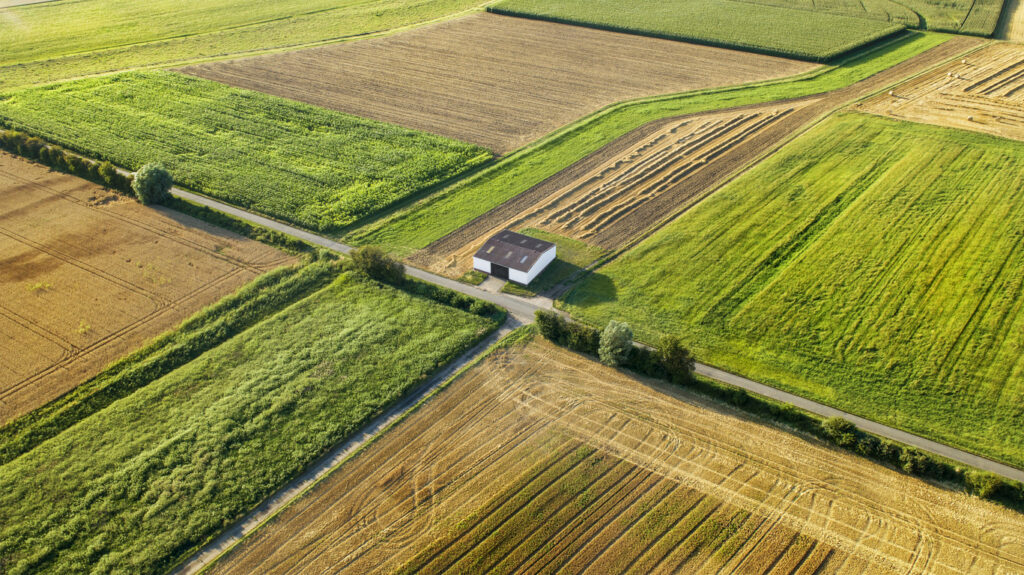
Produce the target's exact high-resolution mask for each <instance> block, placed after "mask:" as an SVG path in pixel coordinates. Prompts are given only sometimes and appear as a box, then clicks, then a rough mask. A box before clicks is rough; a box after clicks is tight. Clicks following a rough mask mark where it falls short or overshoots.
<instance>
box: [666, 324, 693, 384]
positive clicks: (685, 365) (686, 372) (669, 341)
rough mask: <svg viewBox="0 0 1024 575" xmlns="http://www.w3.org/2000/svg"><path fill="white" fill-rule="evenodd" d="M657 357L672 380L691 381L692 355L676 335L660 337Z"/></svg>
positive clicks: (683, 382) (678, 381) (677, 381)
mask: <svg viewBox="0 0 1024 575" xmlns="http://www.w3.org/2000/svg"><path fill="white" fill-rule="evenodd" d="M658 359H660V360H661V365H662V367H664V368H665V371H667V372H668V375H669V379H671V380H672V381H673V382H675V383H680V384H685V383H690V382H691V381H693V366H694V361H693V356H692V355H691V354H690V350H688V349H686V348H685V347H683V343H682V341H680V340H679V338H678V337H676V336H674V335H666V336H664V337H662V338H661V345H660V346H659V347H658Z"/></svg>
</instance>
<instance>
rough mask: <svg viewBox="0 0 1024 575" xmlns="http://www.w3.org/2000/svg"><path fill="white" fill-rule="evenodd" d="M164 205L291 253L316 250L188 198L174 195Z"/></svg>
mask: <svg viewBox="0 0 1024 575" xmlns="http://www.w3.org/2000/svg"><path fill="white" fill-rule="evenodd" d="M163 205H164V206H166V207H168V208H171V209H173V210H176V211H179V212H181V213H183V214H185V215H188V216H192V217H193V218H195V219H197V220H202V221H204V222H206V223H209V224H213V225H215V226H217V227H219V228H224V229H226V230H230V231H232V232H235V233H236V234H238V235H240V236H243V237H246V238H249V239H251V240H256V241H258V242H263V243H265V244H267V245H271V246H274V247H275V248H278V249H280V250H284V251H286V252H289V253H293V254H301V253H311V252H314V251H316V250H315V248H314V247H313V246H312V245H310V244H308V243H306V242H304V241H302V240H300V239H297V238H294V237H292V236H289V235H288V234H284V233H281V232H279V231H277V230H272V229H270V228H265V227H263V226H259V225H256V224H253V223H251V222H247V221H245V220H240V219H238V218H236V217H234V216H231V215H228V214H225V213H224V212H220V211H217V210H214V209H212V208H208V207H206V206H202V205H199V204H194V203H192V202H190V201H188V200H183V199H181V198H178V197H174V196H172V197H171V198H170V199H168V200H165V201H164V203H163Z"/></svg>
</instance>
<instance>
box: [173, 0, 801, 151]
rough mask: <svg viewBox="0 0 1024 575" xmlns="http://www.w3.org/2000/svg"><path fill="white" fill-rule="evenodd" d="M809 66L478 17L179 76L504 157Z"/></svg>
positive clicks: (679, 44)
mask: <svg viewBox="0 0 1024 575" xmlns="http://www.w3.org/2000/svg"><path fill="white" fill-rule="evenodd" d="M813 67H814V65H812V64H808V63H806V62H797V61H794V60H786V59H783V58H774V57H770V56H761V55H755V54H749V53H744V52H738V51H734V50H725V49H720V48H710V47H706V46H696V45H692V44H686V43H682V42H674V41H670V40H658V39H653V38H644V37H641V36H633V35H629V34H617V33H613V32H604V31H600V30H593V29H588V28H583V27H579V26H566V25H561V24H553V23H550V22H540V21H535V20H527V19H521V18H511V17H507V16H497V15H494V14H486V13H480V14H475V15H472V16H468V17H466V18H461V19H457V20H452V21H448V22H443V23H439V24H436V25H433V26H427V27H424V28H419V29H415V30H411V31H408V32H404V33H401V34H397V35H393V36H388V37H384V38H378V39H370V40H363V41H359V42H349V43H343V44H335V45H331V46H326V47H319V48H311V49H308V50H298V51H294V52H286V53H281V54H274V55H270V56H259V57H255V58H247V59H242V60H231V61H225V62H216V63H211V64H202V65H198V66H191V67H188V68H185V69H183V70H182V71H183V72H185V73H188V74H193V75H196V76H201V77H204V78H208V79H211V80H217V81H219V82H224V83H227V84H231V85H234V86H239V87H242V88H248V89H252V90H259V91H262V92H267V93H270V94H275V95H278V96H283V97H285V98H292V99H295V100H301V101H303V102H308V103H311V104H316V105H318V106H323V107H326V108H332V109H335V110H341V111H343V112H348V113H351V114H355V115H358V116H364V117H367V118H373V119H376V120H381V121H385V122H393V123H396V124H400V125H402V126H405V127H408V128H413V129H417V130H424V131H428V132H434V133H436V134H441V135H444V136H448V137H451V138H455V139H458V140H463V141H467V142H473V143H475V144H479V145H482V146H484V147H487V148H490V149H491V150H494V151H495V152H497V153H499V154H504V153H506V152H509V151H511V150H514V149H516V148H518V147H520V146H523V145H524V144H527V143H529V142H531V141H533V140H536V139H537V138H539V137H541V136H543V135H545V134H547V133H549V132H551V131H553V130H555V129H556V128H558V127H560V126H563V125H565V124H568V123H570V122H572V121H575V120H577V119H579V118H580V117H582V116H584V115H586V114H588V113H590V112H594V111H596V110H598V109H600V108H602V107H604V106H607V105H609V104H612V103H615V102H619V101H622V100H628V99H632V98H639V97H643V96H652V95H657V94H667V93H673V92H683V91H687V90H695V89H700V88H709V87H714V86H725V85H731V84H740V83H745V82H753V81H757V80H766V79H769V78H779V77H782V76H790V75H793V74H798V73H801V72H805V71H807V70H810V69H812V68H813Z"/></svg>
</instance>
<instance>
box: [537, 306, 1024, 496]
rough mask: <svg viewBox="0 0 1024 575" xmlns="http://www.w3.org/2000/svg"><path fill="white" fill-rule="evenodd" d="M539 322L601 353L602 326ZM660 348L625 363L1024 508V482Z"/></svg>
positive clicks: (584, 349)
mask: <svg viewBox="0 0 1024 575" xmlns="http://www.w3.org/2000/svg"><path fill="white" fill-rule="evenodd" d="M536 317H537V326H538V329H539V331H540V333H541V334H542V335H543V336H544V337H546V338H547V339H548V340H550V341H552V342H553V343H556V344H558V345H560V346H562V347H566V348H568V349H571V350H573V351H576V352H579V353H584V354H587V355H591V356H594V357H597V356H598V349H599V345H600V339H601V331H600V330H598V329H595V328H592V327H590V326H587V325H584V324H581V323H578V322H574V321H572V320H569V319H566V318H565V317H563V316H561V315H559V314H557V313H555V312H549V311H538V312H537V314H536ZM663 357H664V355H663V354H660V353H659V352H658V351H657V350H653V349H651V348H648V347H645V346H638V345H636V344H634V345H633V349H632V350H631V351H630V353H629V356H628V359H627V360H626V361H624V362H623V363H621V364H620V367H625V368H628V369H630V370H633V371H635V372H637V373H639V374H641V375H645V376H648V377H653V378H656V379H663V380H667V381H671V382H673V383H676V384H678V385H683V386H685V387H687V388H688V389H691V390H693V391H696V392H698V393H700V394H702V395H704V396H707V397H709V398H711V399H715V400H718V401H721V402H724V403H727V404H729V405H731V406H733V407H735V408H737V409H740V410H742V411H744V412H746V413H749V414H751V415H755V416H757V417H760V418H762V419H766V420H770V421H773V422H776V423H780V424H783V425H785V426H787V427H790V428H793V429H796V430H799V431H802V432H804V433H807V434H810V435H812V436H814V437H816V438H818V439H821V440H824V441H827V442H828V443H831V444H833V445H835V446H837V447H839V448H842V449H845V450H847V451H850V452H852V453H855V454H857V455H860V456H863V457H866V458H869V459H871V460H874V461H877V462H880V463H883V464H886V465H888V466H891V467H893V468H896V469H899V470H901V471H903V472H904V473H907V474H909V475H914V476H917V477H920V478H922V479H931V480H934V481H938V482H941V483H944V484H946V485H949V486H952V487H954V488H958V489H963V490H964V491H966V492H968V493H971V494H973V495H976V496H978V497H981V498H983V499H988V500H991V501H995V502H997V503H1000V504H1002V505H1005V506H1006V507H1009V508H1011V509H1016V510H1018V511H1024V483H1020V482H1017V481H1012V480H1009V479H1006V478H1003V477H1000V476H998V475H996V474H994V473H990V472H988V471H981V470H978V469H974V468H970V467H966V466H961V465H958V464H957V463H955V462H953V461H950V460H948V459H945V458H942V457H939V456H936V455H932V454H930V453H924V452H922V451H920V450H918V449H915V448H913V447H910V446H908V445H903V444H901V443H897V442H894V441H890V440H888V439H884V438H881V437H878V436H876V435H872V434H870V433H866V432H864V431H862V430H860V429H858V428H857V426H855V425H854V424H853V423H851V422H849V421H847V420H845V419H843V418H840V417H833V418H827V419H826V418H821V417H818V416H816V415H814V414H811V413H809V412H807V411H804V410H802V409H799V408H797V407H795V406H793V405H789V404H786V403H781V402H777V401H773V400H770V399H767V398H764V397H761V396H758V395H751V394H749V393H747V391H746V390H744V389H740V388H737V387H733V386H730V385H727V384H724V383H719V382H716V381H711V380H708V379H702V378H697V377H693V375H692V372H690V371H688V370H686V368H685V365H684V366H683V367H675V368H674V369H673V368H672V367H670V366H669V365H666V364H667V362H665V361H664V360H663V359H662V358H663Z"/></svg>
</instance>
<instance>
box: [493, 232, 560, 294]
mask: <svg viewBox="0 0 1024 575" xmlns="http://www.w3.org/2000/svg"><path fill="white" fill-rule="evenodd" d="M553 261H555V244H553V243H551V242H545V241H544V240H538V239H537V238H531V237H530V236H524V235H523V234H517V233H516V232H513V231H511V230H504V231H501V232H498V233H497V234H495V235H494V236H492V237H491V239H489V240H487V243H485V244H484V245H483V247H482V248H480V249H479V250H477V252H476V254H475V255H474V256H473V269H475V270H479V271H482V272H484V273H485V274H490V275H492V276H494V277H496V278H501V279H506V280H509V281H513V282H515V283H517V284H520V285H524V286H525V285H529V283H530V282H532V281H533V280H534V278H536V277H537V276H538V275H540V272H542V271H544V268H546V267H548V264H550V263H551V262H553Z"/></svg>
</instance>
